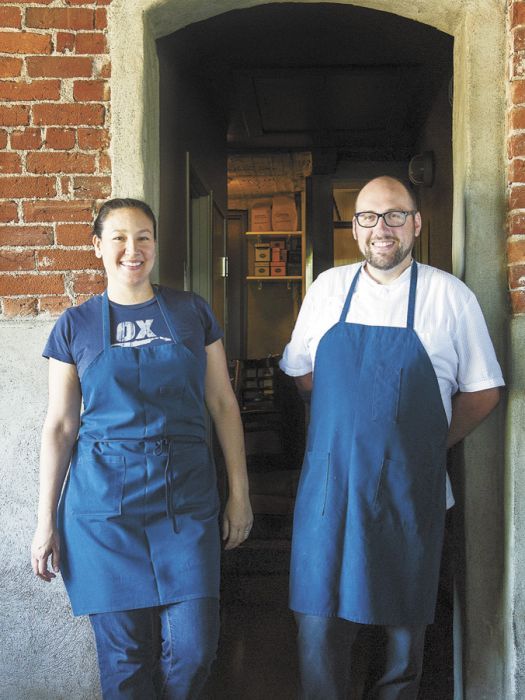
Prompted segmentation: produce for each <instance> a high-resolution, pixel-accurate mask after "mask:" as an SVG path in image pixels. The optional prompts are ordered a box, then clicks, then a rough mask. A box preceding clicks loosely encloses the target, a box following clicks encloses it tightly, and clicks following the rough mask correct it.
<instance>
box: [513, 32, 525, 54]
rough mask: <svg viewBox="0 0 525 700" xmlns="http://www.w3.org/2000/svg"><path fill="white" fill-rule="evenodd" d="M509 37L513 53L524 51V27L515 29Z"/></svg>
mask: <svg viewBox="0 0 525 700" xmlns="http://www.w3.org/2000/svg"><path fill="white" fill-rule="evenodd" d="M511 36H512V48H513V51H523V50H524V49H525V27H517V28H516V29H514V31H513V32H512V35H511Z"/></svg>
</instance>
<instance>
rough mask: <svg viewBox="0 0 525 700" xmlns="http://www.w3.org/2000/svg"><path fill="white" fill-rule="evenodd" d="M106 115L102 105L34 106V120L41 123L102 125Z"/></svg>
mask: <svg viewBox="0 0 525 700" xmlns="http://www.w3.org/2000/svg"><path fill="white" fill-rule="evenodd" d="M0 109H1V108H0ZM104 117H105V109H104V107H103V106H102V105H84V104H61V105H54V104H40V105H35V106H34V107H33V120H34V122H35V124H39V125H56V126H61V125H64V126H68V125H69V126H76V125H79V126H101V125H102V124H104ZM0 124H1V121H0Z"/></svg>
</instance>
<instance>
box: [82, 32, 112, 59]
mask: <svg viewBox="0 0 525 700" xmlns="http://www.w3.org/2000/svg"><path fill="white" fill-rule="evenodd" d="M107 52H108V43H107V41H106V37H105V35H104V34H102V32H85V33H83V34H77V37H76V41H75V53H77V54H96V55H100V54H104V53H107Z"/></svg>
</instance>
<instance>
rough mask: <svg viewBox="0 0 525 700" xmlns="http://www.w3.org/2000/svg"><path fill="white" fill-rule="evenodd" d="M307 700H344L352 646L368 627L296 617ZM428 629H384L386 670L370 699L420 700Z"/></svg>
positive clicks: (303, 691) (332, 619)
mask: <svg viewBox="0 0 525 700" xmlns="http://www.w3.org/2000/svg"><path fill="white" fill-rule="evenodd" d="M295 619H296V621H297V625H298V635H297V641H298V651H299V672H300V677H301V690H300V698H301V699H302V700H345V698H346V697H347V693H348V691H349V679H350V667H351V662H352V654H351V652H352V645H353V643H354V641H355V639H356V637H357V633H358V632H359V630H360V629H361V628H362V627H363V625H360V624H357V623H355V622H349V621H348V620H343V619H341V618H339V617H318V616H317V615H304V614H303V613H295ZM425 630H426V626H425V625H423V626H421V627H385V632H386V636H387V648H386V667H385V671H384V674H383V676H382V677H381V678H380V679H379V680H378V682H377V683H376V684H375V686H374V688H373V689H372V691H371V693H370V694H369V696H368V697H369V698H370V699H373V700H416V698H417V694H418V689H419V682H420V679H421V667H422V664H423V648H424V642H425Z"/></svg>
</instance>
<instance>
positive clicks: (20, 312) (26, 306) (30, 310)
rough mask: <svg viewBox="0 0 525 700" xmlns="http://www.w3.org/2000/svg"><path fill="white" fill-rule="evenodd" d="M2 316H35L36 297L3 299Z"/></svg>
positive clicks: (36, 307)
mask: <svg viewBox="0 0 525 700" xmlns="http://www.w3.org/2000/svg"><path fill="white" fill-rule="evenodd" d="M2 311H3V314H4V316H7V317H8V318H12V317H14V316H36V315H37V313H38V300H37V299H36V297H23V298H22V299H4V300H3V302H2Z"/></svg>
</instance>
